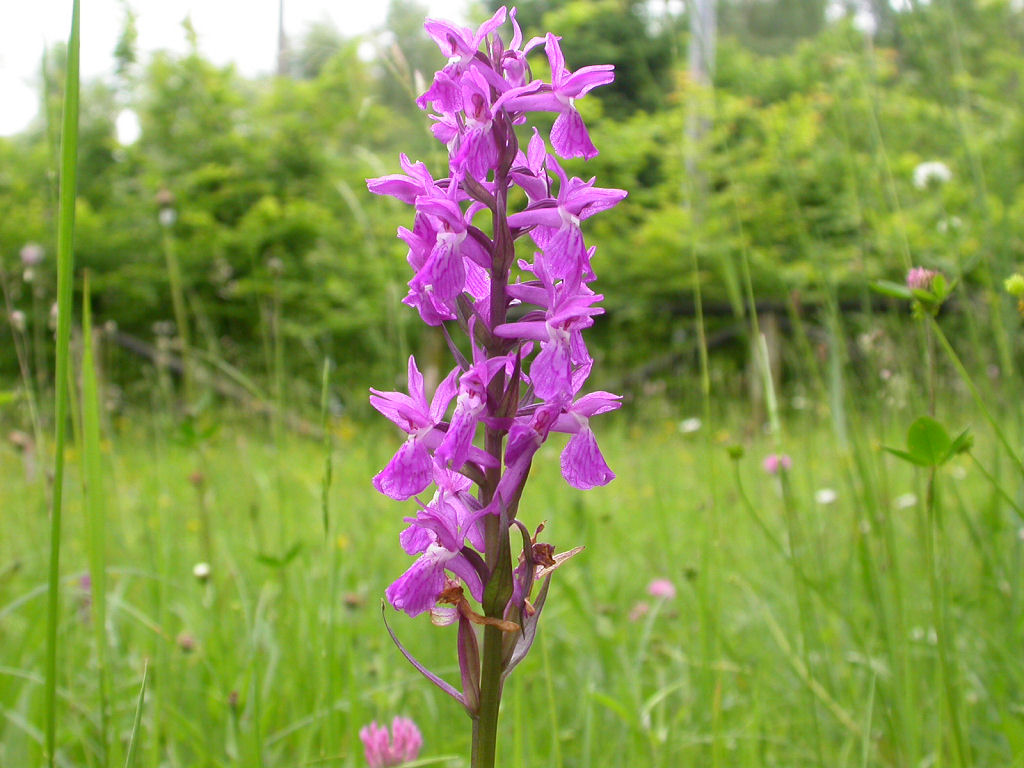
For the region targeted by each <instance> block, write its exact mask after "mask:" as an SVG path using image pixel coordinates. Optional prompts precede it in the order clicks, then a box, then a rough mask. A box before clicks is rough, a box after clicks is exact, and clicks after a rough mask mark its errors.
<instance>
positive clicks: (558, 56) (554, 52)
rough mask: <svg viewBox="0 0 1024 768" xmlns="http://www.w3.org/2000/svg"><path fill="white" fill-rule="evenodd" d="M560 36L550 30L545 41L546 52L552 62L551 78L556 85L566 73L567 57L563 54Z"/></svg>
mask: <svg viewBox="0 0 1024 768" xmlns="http://www.w3.org/2000/svg"><path fill="white" fill-rule="evenodd" d="M558 41H559V38H558V37H557V36H555V35H553V34H551V33H550V32H548V34H547V37H546V38H545V42H544V52H545V53H546V54H547V55H548V61H549V62H550V63H551V80H552V82H553V83H555V85H556V86H557V85H559V84H560V83H561V82H562V75H564V74H565V57H564V56H563V55H562V48H561V46H560V45H559V44H558Z"/></svg>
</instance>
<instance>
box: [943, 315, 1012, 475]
mask: <svg viewBox="0 0 1024 768" xmlns="http://www.w3.org/2000/svg"><path fill="white" fill-rule="evenodd" d="M928 323H929V327H930V328H931V329H932V331H933V332H934V333H935V337H936V338H937V339H938V340H939V344H940V345H941V346H942V349H943V351H944V352H945V353H946V356H947V357H948V358H949V360H950V362H951V363H953V367H954V368H956V372H957V373H958V374H959V375H960V378H961V379H962V380H963V382H964V383H965V384H966V385H967V388H968V389H970V390H971V395H972V396H973V397H974V402H975V404H976V405H977V406H978V409H979V410H980V411H981V413H982V415H983V416H984V417H985V420H986V421H987V422H988V423H989V424H990V425H991V427H992V431H993V432H995V433H996V437H997V438H998V439H999V442H1000V443H1002V446H1003V448H1005V449H1006V452H1007V453H1008V454H1009V455H1010V458H1011V459H1012V460H1013V463H1014V464H1016V465H1017V469H1018V470H1019V471H1020V473H1021V475H1022V476H1024V461H1021V458H1020V456H1019V455H1018V454H1017V452H1016V451H1015V450H1014V449H1013V446H1012V445H1011V444H1010V440H1009V438H1008V437H1007V436H1006V433H1005V432H1004V431H1003V428H1002V427H1000V426H999V422H998V421H996V419H995V417H994V416H993V415H992V411H991V409H989V407H988V405H987V404H986V403H985V398H983V397H982V396H981V392H980V391H979V390H978V386H977V385H976V384H975V383H974V379H972V378H971V375H970V374H969V373H968V372H967V369H966V368H965V367H964V364H963V362H962V361H961V360H960V357H959V355H957V353H956V350H955V349H953V345H952V344H950V343H949V339H947V338H946V334H944V333H943V332H942V328H941V327H940V326H939V324H938V322H936V320H935V318H934V317H931V316H929V317H928Z"/></svg>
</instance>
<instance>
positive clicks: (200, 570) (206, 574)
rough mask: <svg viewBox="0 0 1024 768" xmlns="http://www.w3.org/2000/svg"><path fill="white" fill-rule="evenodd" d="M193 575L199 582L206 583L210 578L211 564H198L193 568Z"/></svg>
mask: <svg viewBox="0 0 1024 768" xmlns="http://www.w3.org/2000/svg"><path fill="white" fill-rule="evenodd" d="M192 575H193V576H195V577H196V579H197V580H199V581H206V580H207V579H208V578H210V564H209V563H196V564H195V565H193V566H192Z"/></svg>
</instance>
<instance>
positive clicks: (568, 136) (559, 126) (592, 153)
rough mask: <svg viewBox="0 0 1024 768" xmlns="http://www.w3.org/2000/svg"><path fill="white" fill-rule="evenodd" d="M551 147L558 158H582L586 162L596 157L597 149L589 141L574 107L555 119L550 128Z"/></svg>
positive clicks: (581, 119) (588, 136) (581, 120)
mask: <svg viewBox="0 0 1024 768" xmlns="http://www.w3.org/2000/svg"><path fill="white" fill-rule="evenodd" d="M551 146H552V147H554V148H555V152H557V153H558V156H559V157H564V158H569V157H582V158H584V159H586V160H590V159H592V158H595V157H597V155H598V151H597V147H595V146H594V144H593V142H592V141H591V140H590V134H588V133H587V126H585V125H584V124H583V118H582V117H580V113H579V112H577V111H576V109H575V107H569V108H568V109H565V110H563V111H562V113H561V114H560V115H559V116H558V117H557V118H555V124H554V125H552V126H551Z"/></svg>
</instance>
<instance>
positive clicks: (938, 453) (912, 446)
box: [907, 416, 953, 467]
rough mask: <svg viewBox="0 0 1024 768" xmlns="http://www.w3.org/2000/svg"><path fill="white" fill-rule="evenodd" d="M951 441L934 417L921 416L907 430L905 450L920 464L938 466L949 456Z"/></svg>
mask: <svg viewBox="0 0 1024 768" xmlns="http://www.w3.org/2000/svg"><path fill="white" fill-rule="evenodd" d="M952 445H953V441H952V440H950V438H949V433H948V432H947V431H946V428H945V427H944V426H942V425H941V424H940V423H939V422H937V421H936V420H935V419H933V418H931V417H930V416H921V417H920V418H919V419H917V420H916V421H915V422H914V423H913V424H911V425H910V429H909V430H907V451H908V452H909V453H910V454H911V455H912V456H914V457H915V458H916V459H918V462H919V463H921V466H925V467H938V466H940V465H941V464H943V463H944V462H945V461H946V459H948V458H949V455H950V453H949V452H950V448H951V447H952Z"/></svg>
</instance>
